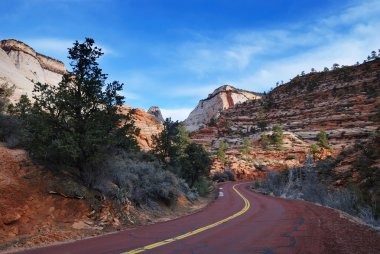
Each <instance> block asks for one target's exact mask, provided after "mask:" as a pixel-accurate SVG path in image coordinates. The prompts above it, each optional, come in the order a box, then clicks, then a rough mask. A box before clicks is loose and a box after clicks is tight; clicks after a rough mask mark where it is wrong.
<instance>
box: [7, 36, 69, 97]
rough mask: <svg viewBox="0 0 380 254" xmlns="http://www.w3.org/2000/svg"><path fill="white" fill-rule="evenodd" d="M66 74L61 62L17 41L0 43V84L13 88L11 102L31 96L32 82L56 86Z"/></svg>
mask: <svg viewBox="0 0 380 254" xmlns="http://www.w3.org/2000/svg"><path fill="white" fill-rule="evenodd" d="M65 72H66V68H65V65H64V63H63V62H61V61H58V60H55V59H52V58H50V57H47V56H44V55H42V54H39V53H37V52H36V51H35V50H34V49H33V48H31V47H29V46H28V45H26V44H24V43H23V42H20V41H17V40H2V41H0V83H2V84H4V83H5V84H8V85H9V86H13V85H14V86H15V87H16V90H15V93H14V96H13V98H12V99H13V100H17V99H18V98H19V97H20V96H21V95H22V94H27V95H28V96H29V97H31V95H32V91H33V86H34V83H33V82H41V83H47V84H49V85H57V84H58V83H59V82H60V81H61V79H62V75H63V74H64V73H65Z"/></svg>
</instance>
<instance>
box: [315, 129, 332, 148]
mask: <svg viewBox="0 0 380 254" xmlns="http://www.w3.org/2000/svg"><path fill="white" fill-rule="evenodd" d="M317 140H318V145H319V146H320V147H323V148H326V149H329V148H330V146H329V140H328V138H327V133H326V132H325V131H323V130H322V131H320V132H319V133H318V135H317Z"/></svg>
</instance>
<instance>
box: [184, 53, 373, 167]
mask: <svg viewBox="0 0 380 254" xmlns="http://www.w3.org/2000/svg"><path fill="white" fill-rule="evenodd" d="M379 105H380V59H375V60H372V61H368V62H365V63H363V64H360V65H355V66H345V67H342V68H337V69H334V70H331V71H325V72H313V73H310V74H307V75H304V76H297V77H295V78H294V79H292V80H291V81H290V82H288V83H286V84H284V85H281V86H278V87H277V88H275V89H274V90H273V91H271V92H270V93H269V94H267V95H264V96H263V97H262V99H259V100H248V101H246V102H244V103H241V104H237V105H235V106H233V107H231V108H228V109H225V110H223V111H222V112H221V113H220V116H219V117H218V118H217V119H216V120H215V121H214V122H213V123H210V124H208V125H206V126H204V127H203V128H201V129H199V130H197V131H194V132H192V133H191V138H192V139H193V141H194V142H196V143H200V144H204V145H206V146H207V147H208V148H209V149H210V151H214V152H215V151H216V150H217V149H218V147H219V144H220V142H221V141H222V140H225V142H227V143H228V146H229V149H228V150H227V153H231V152H232V153H234V152H233V151H234V150H235V156H234V157H235V158H238V159H239V161H240V162H242V161H243V162H244V161H247V160H248V161H251V163H249V165H250V166H249V168H250V169H251V170H253V171H254V170H258V169H259V168H261V167H262V166H263V165H264V164H265V163H261V164H260V163H257V160H258V159H259V161H260V160H261V161H262V158H261V155H262V154H265V157H266V160H272V163H271V164H268V163H267V164H265V165H264V166H268V168H269V169H272V170H276V169H281V168H282V169H284V168H287V167H289V166H291V164H294V159H296V160H297V163H296V164H301V163H302V160H303V158H305V156H306V155H307V154H310V146H311V145H312V144H316V143H317V140H316V139H317V134H318V133H319V132H320V131H322V130H324V131H326V133H327V134H328V138H329V145H330V147H331V149H332V150H329V151H321V155H320V157H321V158H325V157H326V156H328V155H333V156H334V155H337V154H338V153H339V152H341V151H344V150H346V149H349V148H350V147H352V146H353V145H355V143H357V142H366V141H367V140H368V139H369V138H370V137H371V136H372V135H373V133H374V132H375V131H376V129H378V128H379V123H378V122H377V120H376V117H377V114H378V113H377V112H378V111H379V110H380V106H379ZM260 123H261V124H263V123H264V125H266V128H265V130H261V128H259V127H260ZM275 124H279V125H280V126H281V127H282V129H283V130H284V131H285V133H287V134H288V136H289V135H290V136H292V137H294V138H293V139H295V140H297V142H295V143H294V142H293V143H294V144H293V145H292V146H286V145H284V146H283V147H282V149H264V148H263V147H262V145H261V141H260V140H261V135H262V134H264V135H269V136H270V135H271V129H272V127H273V126H274V125H275ZM244 139H247V140H248V141H249V143H250V146H251V148H250V153H249V156H248V157H249V158H244V156H245V155H244V156H243V155H242V153H241V152H240V150H241V149H242V148H243V140H244ZM294 147H296V148H297V151H293V150H294V149H293V148H294ZM260 154H261V155H260ZM280 155H281V156H280ZM245 157H247V156H245ZM260 158H261V159H260ZM229 161H232V159H231V158H230V159H229ZM252 162H254V163H252ZM289 162H291V164H289ZM253 164H256V165H257V167H256V166H254V165H253ZM226 167H227V168H228V167H232V165H231V163H230V164H228V165H227V166H225V167H224V168H226ZM219 170H221V168H220V167H219Z"/></svg>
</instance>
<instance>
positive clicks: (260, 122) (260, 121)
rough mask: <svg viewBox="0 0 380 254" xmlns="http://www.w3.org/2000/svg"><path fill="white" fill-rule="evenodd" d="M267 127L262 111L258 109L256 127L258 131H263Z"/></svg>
mask: <svg viewBox="0 0 380 254" xmlns="http://www.w3.org/2000/svg"><path fill="white" fill-rule="evenodd" d="M267 126H268V123H267V121H266V120H265V116H264V109H263V108H260V109H259V116H258V122H257V127H259V129H260V131H265V130H266V128H267Z"/></svg>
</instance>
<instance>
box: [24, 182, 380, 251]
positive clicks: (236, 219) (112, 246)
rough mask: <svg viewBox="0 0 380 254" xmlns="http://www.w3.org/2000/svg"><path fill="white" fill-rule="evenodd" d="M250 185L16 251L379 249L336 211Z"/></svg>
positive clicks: (371, 236) (228, 186)
mask: <svg viewBox="0 0 380 254" xmlns="http://www.w3.org/2000/svg"><path fill="white" fill-rule="evenodd" d="M234 186H235V187H234ZM248 186H249V184H248V183H240V184H236V183H225V184H223V185H221V186H220V187H221V188H222V189H220V193H219V198H218V199H217V200H216V201H215V202H214V203H212V204H211V205H210V206H208V207H207V208H206V209H204V210H202V211H200V212H198V213H195V214H193V215H189V216H185V217H182V218H179V219H176V220H173V221H168V222H163V223H158V224H154V225H149V226H145V227H140V228H136V229H131V230H126V231H122V232H118V233H114V234H110V235H105V236H100V237H95V238H91V239H85V240H81V241H77V242H73V243H67V244H61V245H54V246H50V247H46V248H40V249H33V250H28V251H23V252H20V253H22V254H45V253H46V254H51V253H54V254H69V253H78V254H89V253H104V254H106V253H107V254H112V253H117V254H120V253H123V254H132V253H154V254H159V253H173V254H180V253H192V254H196V253H202V254H213V253H218V254H221V253H226V254H242V253H263V254H275V253H380V244H378V243H380V236H379V234H376V233H375V232H374V231H371V230H368V229H367V228H366V227H364V226H361V225H357V224H355V223H352V222H349V221H348V220H347V219H345V218H341V216H339V214H338V213H337V212H335V211H332V210H331V209H326V208H322V207H318V206H315V205H312V204H310V203H307V202H300V201H289V200H282V199H277V198H272V197H268V196H263V195H259V194H256V193H253V192H251V191H249V190H248V189H247V187H248ZM342 223H343V224H344V223H346V224H347V225H342ZM345 230H350V231H349V232H351V233H350V234H351V235H350V234H347V233H345V232H346V231H345ZM358 230H362V231H363V232H362V233H360V232H358ZM335 231H337V232H338V233H337V232H335ZM362 238H363V239H362Z"/></svg>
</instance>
